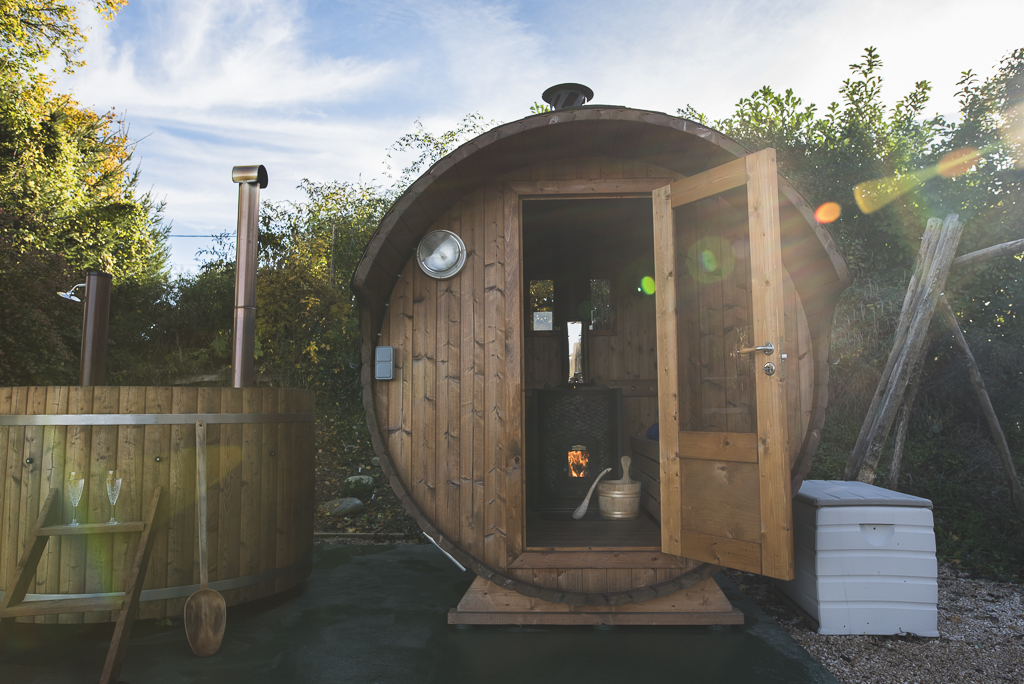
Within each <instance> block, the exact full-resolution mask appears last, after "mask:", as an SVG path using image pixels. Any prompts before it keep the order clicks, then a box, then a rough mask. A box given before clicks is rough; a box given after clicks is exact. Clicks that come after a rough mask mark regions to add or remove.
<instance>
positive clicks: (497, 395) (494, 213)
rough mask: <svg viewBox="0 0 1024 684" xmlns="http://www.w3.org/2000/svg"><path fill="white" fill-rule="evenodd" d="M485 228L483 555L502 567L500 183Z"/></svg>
mask: <svg viewBox="0 0 1024 684" xmlns="http://www.w3.org/2000/svg"><path fill="white" fill-rule="evenodd" d="M485 198H486V199H485V205H484V212H485V216H484V230H485V232H486V238H485V239H486V244H485V247H484V250H485V251H484V305H485V308H486V321H487V330H486V332H485V337H484V339H485V344H486V351H485V354H486V360H485V364H486V378H485V387H484V392H485V397H484V405H485V410H486V423H485V439H486V446H485V451H484V459H485V462H484V467H485V468H486V473H485V476H484V488H485V493H484V497H485V503H484V507H485V509H484V558H485V562H486V563H487V564H488V565H489V566H490V567H493V568H496V569H503V568H504V567H505V566H506V558H505V541H506V539H505V532H506V531H505V527H506V522H507V521H506V518H505V486H504V485H505V482H504V465H505V454H504V447H505V445H504V444H503V443H502V442H503V438H504V435H505V428H504V417H505V416H504V413H505V400H506V396H505V382H506V377H505V373H506V368H505V293H504V288H505V263H504V260H505V238H504V233H505V231H504V229H503V226H502V223H503V218H504V199H503V198H504V189H503V187H502V186H499V185H492V186H488V187H487V188H485Z"/></svg>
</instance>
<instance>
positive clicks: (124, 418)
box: [0, 413, 316, 426]
mask: <svg viewBox="0 0 1024 684" xmlns="http://www.w3.org/2000/svg"><path fill="white" fill-rule="evenodd" d="M197 420H203V421H206V422H207V423H208V424H210V425H237V424H240V423H270V424H273V423H312V422H314V421H315V420H316V414H314V413H81V414H78V415H70V414H60V415H33V416H26V415H20V416H0V426H2V425H85V426H106V425H192V424H195V422H196V421H197Z"/></svg>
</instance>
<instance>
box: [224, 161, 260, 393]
mask: <svg viewBox="0 0 1024 684" xmlns="http://www.w3.org/2000/svg"><path fill="white" fill-rule="evenodd" d="M231 180H232V181H234V182H235V183H238V236H237V240H236V242H235V316H234V326H233V329H232V333H231V386H232V387H251V386H252V370H253V360H254V357H255V354H256V238H257V236H258V235H259V221H260V189H261V188H265V187H267V170H266V169H265V168H264V167H263V165H262V164H260V165H256V166H236V167H234V168H233V169H231Z"/></svg>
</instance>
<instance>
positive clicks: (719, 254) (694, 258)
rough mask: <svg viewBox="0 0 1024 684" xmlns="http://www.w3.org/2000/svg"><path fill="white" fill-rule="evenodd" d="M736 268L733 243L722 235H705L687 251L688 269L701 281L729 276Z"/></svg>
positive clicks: (711, 280)
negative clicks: (721, 236)
mask: <svg viewBox="0 0 1024 684" xmlns="http://www.w3.org/2000/svg"><path fill="white" fill-rule="evenodd" d="M735 268H736V255H735V254H734V250H733V245H732V243H730V242H729V241H728V240H724V239H722V238H720V237H717V236H715V237H711V236H708V237H703V238H701V239H700V240H697V242H695V243H694V244H693V245H692V246H691V247H690V248H689V249H688V250H687V252H686V271H687V273H689V274H690V277H691V278H693V279H694V280H696V281H697V282H699V283H713V282H718V281H720V280H724V279H725V278H728V277H729V276H730V275H731V274H732V272H733V271H734V270H735Z"/></svg>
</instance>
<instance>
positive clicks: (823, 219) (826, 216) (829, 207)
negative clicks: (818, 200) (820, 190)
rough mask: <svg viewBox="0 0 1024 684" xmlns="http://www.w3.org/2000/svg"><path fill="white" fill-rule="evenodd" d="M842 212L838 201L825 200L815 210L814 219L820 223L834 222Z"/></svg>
mask: <svg viewBox="0 0 1024 684" xmlns="http://www.w3.org/2000/svg"><path fill="white" fill-rule="evenodd" d="M842 212H843V209H842V207H840V206H839V203H838V202H825V203H824V204H822V205H821V206H820V207H818V208H817V209H815V210H814V220H815V221H817V222H818V223H832V222H833V221H835V220H836V219H837V218H839V215H840V214H841V213H842Z"/></svg>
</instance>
